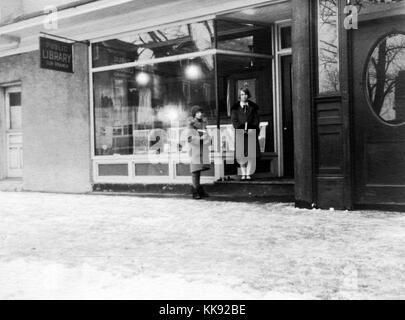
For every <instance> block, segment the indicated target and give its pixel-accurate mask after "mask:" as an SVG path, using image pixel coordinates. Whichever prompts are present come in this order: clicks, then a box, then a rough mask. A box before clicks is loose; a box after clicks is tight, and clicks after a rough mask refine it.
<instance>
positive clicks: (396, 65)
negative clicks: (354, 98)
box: [366, 34, 405, 124]
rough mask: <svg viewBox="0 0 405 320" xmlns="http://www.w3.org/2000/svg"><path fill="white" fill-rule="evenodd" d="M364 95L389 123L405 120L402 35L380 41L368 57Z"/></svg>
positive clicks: (403, 42) (404, 74)
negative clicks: (365, 93) (365, 92)
mask: <svg viewBox="0 0 405 320" xmlns="http://www.w3.org/2000/svg"><path fill="white" fill-rule="evenodd" d="M366 79H367V81H366V84H367V95H368V98H369V101H370V104H371V107H372V109H373V111H374V113H375V114H376V115H377V116H378V117H380V118H381V119H382V120H383V121H385V122H387V123H390V124H402V123H405V35H404V34H390V35H388V36H387V37H385V38H384V39H383V40H382V41H380V42H379V43H378V44H377V45H376V47H375V49H374V50H373V52H372V54H371V56H370V59H369V61H368V68H367V75H366Z"/></svg>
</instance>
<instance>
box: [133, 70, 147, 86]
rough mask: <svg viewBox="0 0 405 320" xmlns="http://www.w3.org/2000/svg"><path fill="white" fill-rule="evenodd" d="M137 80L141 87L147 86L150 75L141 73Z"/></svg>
mask: <svg viewBox="0 0 405 320" xmlns="http://www.w3.org/2000/svg"><path fill="white" fill-rule="evenodd" d="M135 80H136V82H137V83H138V84H139V85H141V86H146V85H147V84H148V83H149V81H150V75H149V74H147V73H146V72H143V71H141V72H139V73H138V74H137V75H136V78H135Z"/></svg>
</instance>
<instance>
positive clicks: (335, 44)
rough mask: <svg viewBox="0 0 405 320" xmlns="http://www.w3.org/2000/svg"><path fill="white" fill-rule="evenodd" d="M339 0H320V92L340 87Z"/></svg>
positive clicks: (332, 91) (335, 89)
mask: <svg viewBox="0 0 405 320" xmlns="http://www.w3.org/2000/svg"><path fill="white" fill-rule="evenodd" d="M339 85H340V83H339V39H338V0H318V87H319V93H320V94H336V93H338V92H339V91H340V89H339Z"/></svg>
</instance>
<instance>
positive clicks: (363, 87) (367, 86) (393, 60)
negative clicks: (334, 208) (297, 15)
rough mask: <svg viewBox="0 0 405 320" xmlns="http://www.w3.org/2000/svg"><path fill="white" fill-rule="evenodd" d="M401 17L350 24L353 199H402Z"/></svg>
mask: <svg viewBox="0 0 405 320" xmlns="http://www.w3.org/2000/svg"><path fill="white" fill-rule="evenodd" d="M402 33H405V17H404V16H397V17H390V18H389V19H380V20H370V21H368V22H363V23H361V24H360V25H359V29H358V30H353V33H352V34H353V52H352V56H353V64H352V65H353V67H352V68H353V112H354V120H353V123H352V125H353V132H354V159H355V160H354V165H355V166H354V180H355V181H354V184H355V194H354V203H355V204H357V205H362V204H363V205H369V204H398V203H405V116H404V111H405V34H402Z"/></svg>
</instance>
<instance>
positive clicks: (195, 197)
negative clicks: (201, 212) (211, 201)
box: [191, 187, 201, 200]
mask: <svg viewBox="0 0 405 320" xmlns="http://www.w3.org/2000/svg"><path fill="white" fill-rule="evenodd" d="M191 194H192V195H193V199H196V200H200V199H201V196H200V194H199V193H198V191H197V189H196V188H194V187H191Z"/></svg>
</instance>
